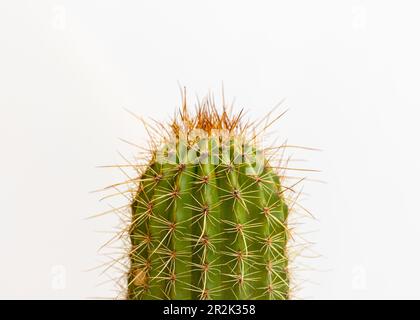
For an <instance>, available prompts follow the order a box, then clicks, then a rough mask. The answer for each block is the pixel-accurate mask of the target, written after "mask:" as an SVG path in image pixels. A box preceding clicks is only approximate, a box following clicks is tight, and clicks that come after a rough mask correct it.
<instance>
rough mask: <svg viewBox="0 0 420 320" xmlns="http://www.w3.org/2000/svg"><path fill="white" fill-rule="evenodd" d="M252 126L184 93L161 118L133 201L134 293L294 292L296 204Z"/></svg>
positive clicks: (278, 295) (257, 295)
mask: <svg viewBox="0 0 420 320" xmlns="http://www.w3.org/2000/svg"><path fill="white" fill-rule="evenodd" d="M249 128H250V126H249V125H248V124H245V125H244V124H242V121H241V114H239V115H238V116H228V113H227V112H226V110H223V112H220V113H219V112H217V111H216V109H215V108H214V107H212V104H211V103H204V104H202V105H201V106H200V107H199V108H198V110H197V111H196V114H195V115H190V114H189V113H188V112H187V109H186V106H185V101H184V107H183V109H182V110H181V111H180V112H179V114H178V115H177V116H176V117H175V119H174V121H173V122H172V123H171V125H170V126H168V128H166V127H164V126H163V125H162V132H166V133H165V134H166V136H165V137H162V144H161V145H160V146H154V147H153V148H154V149H152V151H151V155H150V161H149V164H148V165H147V166H146V167H145V169H144V170H143V171H142V174H141V176H140V179H139V181H140V182H139V187H138V191H137V193H136V194H135V196H134V199H133V202H132V205H131V209H132V221H131V225H130V228H129V233H130V239H131V244H132V248H131V250H130V254H129V257H130V261H131V267H130V271H129V275H128V292H127V298H128V299H240V300H242V299H288V297H289V276H288V271H287V269H288V259H287V252H286V245H287V240H288V237H289V235H288V231H287V217H288V206H287V204H286V202H285V198H284V196H283V192H284V190H283V187H282V185H281V179H280V177H279V175H278V174H277V173H276V170H275V169H274V168H273V167H271V166H270V163H269V161H268V159H266V158H264V156H263V155H261V153H260V152H259V151H260V150H259V149H258V146H257V145H256V144H255V143H254V142H255V133H254V134H252V132H251V133H250V132H249V131H250V130H249ZM197 130H198V131H199V134H197V133H196V131H197ZM215 130H222V131H223V132H224V137H225V139H222V138H221V135H220V132H218V133H217V134H216V133H215ZM197 137H199V139H197ZM162 159H165V161H162ZM168 159H169V160H168Z"/></svg>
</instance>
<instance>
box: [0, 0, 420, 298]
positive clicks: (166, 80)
mask: <svg viewBox="0 0 420 320" xmlns="http://www.w3.org/2000/svg"><path fill="white" fill-rule="evenodd" d="M416 3H417V2H416V1H411V2H410V1H398V2H397V1H258V2H257V1H253V2H251V1H215V0H213V1H104V0H101V1H12V0H10V1H6V0H4V1H1V2H0V145H1V155H0V261H1V265H0V298H54V299H55V298H57V299H61V298H79V299H85V298H100V297H113V296H115V295H116V292H117V291H118V288H116V287H115V285H114V284H113V282H112V281H110V282H105V283H104V284H101V283H102V282H104V281H106V280H107V278H106V277H104V276H101V275H100V271H101V270H100V269H99V270H94V271H87V270H89V269H91V268H92V267H95V266H97V265H100V264H101V262H103V261H104V260H103V257H102V256H101V255H100V254H99V253H98V248H99V247H100V245H101V244H103V242H104V241H105V240H106V239H107V238H109V234H104V233H99V232H97V231H98V230H110V229H111V228H112V227H113V225H114V223H115V222H116V219H115V217H111V216H109V217H104V218H101V219H93V220H86V219H85V218H86V217H88V216H90V215H92V214H95V213H99V212H101V211H104V210H107V208H109V206H108V204H107V202H106V201H105V202H100V201H99V198H100V194H95V193H90V191H92V190H96V189H100V188H102V187H104V186H106V185H108V184H111V183H113V182H115V181H116V180H118V179H119V178H121V173H120V172H119V171H118V170H114V169H97V168H96V166H99V165H106V164H114V163H121V158H120V157H119V155H118V152H117V151H120V152H121V153H122V154H124V155H126V156H127V157H128V158H131V157H132V156H133V155H134V154H135V151H136V150H135V149H134V148H132V147H130V146H128V145H126V144H124V143H123V142H121V141H120V140H118V138H119V137H121V138H124V139H128V140H130V141H133V142H136V141H137V142H138V143H139V144H141V143H143V142H145V134H144V132H143V130H142V129H141V127H140V125H139V123H138V122H137V121H136V120H135V119H133V118H132V117H131V116H130V115H129V114H128V113H127V112H126V111H125V110H124V108H127V109H129V110H132V111H133V112H135V113H137V114H140V115H142V116H144V117H153V118H156V119H160V120H167V119H168V118H169V116H171V115H172V114H173V112H174V110H175V107H177V106H179V102H180V95H179V88H178V82H179V83H181V84H182V85H185V86H186V87H187V89H188V92H189V97H190V99H191V101H195V95H196V94H198V95H199V96H201V97H202V96H204V95H205V94H206V93H207V92H208V90H213V91H214V92H215V94H216V96H217V95H218V94H219V93H220V90H221V86H222V81H223V83H224V88H225V94H226V98H227V99H228V100H230V101H231V100H233V98H235V99H236V100H235V101H236V102H235V105H236V107H238V108H241V107H245V108H246V109H247V110H249V113H248V116H249V117H251V118H258V117H261V116H263V115H264V114H265V113H266V112H267V111H268V110H269V109H271V108H272V107H273V106H274V105H275V104H276V103H277V102H279V101H280V100H281V99H283V98H286V101H285V103H284V105H283V106H282V108H284V109H285V108H289V112H288V113H287V116H285V117H284V118H282V120H281V121H280V122H279V123H278V124H276V125H275V126H274V128H273V130H274V133H275V135H276V136H278V137H279V138H280V140H284V139H288V141H289V143H291V144H297V145H302V146H310V147H316V148H320V149H322V150H323V151H322V152H305V153H303V154H302V156H303V158H304V159H305V160H306V162H302V163H299V165H300V166H302V167H308V168H316V169H319V170H321V171H322V172H321V173H316V174H312V175H311V176H312V178H313V179H315V180H322V181H324V182H325V183H320V182H308V183H306V185H305V189H304V193H305V194H304V196H303V197H302V202H303V203H304V205H305V207H307V208H308V209H310V210H311V212H312V213H313V214H314V215H315V216H316V218H317V220H310V219H303V220H302V223H304V227H303V229H304V230H306V231H307V230H312V231H315V232H314V233H310V234H308V235H307V238H308V239H309V240H310V241H312V242H314V244H313V246H312V251H313V253H312V252H311V254H308V256H310V257H308V258H305V257H303V258H304V259H301V260H302V261H303V263H304V269H303V270H302V271H301V272H300V273H301V279H302V280H301V282H300V287H301V290H300V291H298V292H297V298H303V299H326V298H332V299H344V298H361V299H365V298H420V295H419V292H418V288H419V286H420V275H419V272H418V270H420V258H419V252H418V251H419V250H418V244H419V241H420V228H419V223H420V210H419V205H418V198H419V196H418V189H419V188H418V181H419V178H420V174H419V166H420V164H419V161H418V156H419V151H418V150H419V146H418V140H417V137H418V136H419V134H420V129H419V125H418V121H419V116H420V112H419V107H420V95H419V84H420V76H419V74H420V62H419V57H420V45H419V40H418V38H419V30H420V20H419V19H418V13H419V10H420V6H419V5H418V3H417V5H416ZM299 157H300V155H299ZM303 229H302V230H303ZM117 273H118V272H117ZM111 277H112V275H111Z"/></svg>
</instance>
